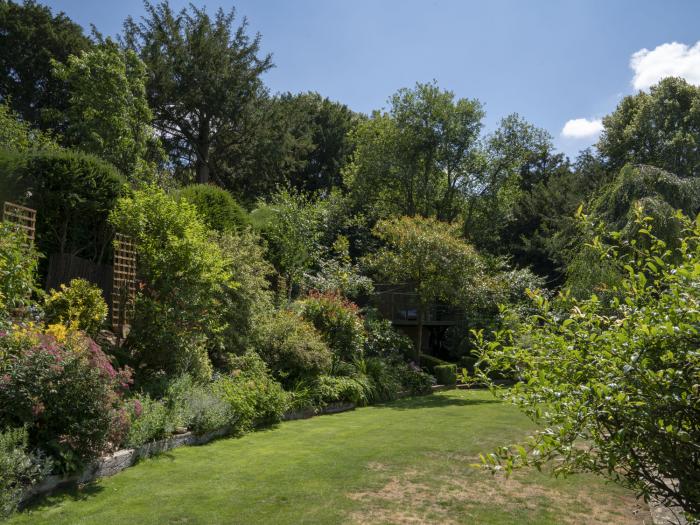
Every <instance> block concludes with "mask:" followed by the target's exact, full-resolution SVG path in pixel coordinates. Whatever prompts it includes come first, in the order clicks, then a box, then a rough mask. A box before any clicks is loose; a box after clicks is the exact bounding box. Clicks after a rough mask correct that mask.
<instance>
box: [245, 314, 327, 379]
mask: <svg viewBox="0 0 700 525" xmlns="http://www.w3.org/2000/svg"><path fill="white" fill-rule="evenodd" d="M258 322H259V325H258V326H257V327H256V329H255V334H254V341H253V348H254V349H255V350H256V351H257V352H258V354H259V355H260V356H261V357H262V358H263V360H264V361H265V362H266V363H267V365H268V366H269V367H270V369H271V370H272V372H273V373H274V374H275V376H276V377H278V378H279V379H281V380H282V381H284V382H285V384H292V383H293V382H294V381H297V380H299V379H302V378H308V377H314V376H317V375H319V374H321V373H324V372H327V371H328V370H329V369H330V366H331V357H332V355H331V352H330V350H329V349H328V346H327V345H326V343H325V342H324V341H323V339H322V337H321V335H320V334H319V333H318V332H317V331H316V329H315V328H314V327H313V325H311V324H310V323H308V322H306V321H305V320H304V319H302V318H300V317H299V316H298V315H297V314H295V313H294V312H291V311H289V310H280V311H278V312H275V313H273V314H269V315H266V316H263V317H261V318H260V319H259V321H258Z"/></svg>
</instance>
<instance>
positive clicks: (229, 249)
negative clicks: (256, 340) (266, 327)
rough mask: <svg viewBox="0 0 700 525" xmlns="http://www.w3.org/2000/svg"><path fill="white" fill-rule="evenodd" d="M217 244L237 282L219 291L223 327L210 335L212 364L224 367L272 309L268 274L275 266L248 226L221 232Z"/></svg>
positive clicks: (244, 344) (248, 341) (251, 337)
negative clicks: (266, 257) (245, 228)
mask: <svg viewBox="0 0 700 525" xmlns="http://www.w3.org/2000/svg"><path fill="white" fill-rule="evenodd" d="M219 246H220V248H221V252H222V253H223V255H224V257H225V262H226V265H227V267H228V269H229V270H230V272H231V273H232V274H233V278H234V279H235V281H236V286H228V287H226V288H225V289H224V290H223V291H222V294H221V308H222V311H223V321H224V323H225V328H224V329H223V330H221V331H220V332H218V333H217V334H214V336H213V337H211V338H210V339H211V340H210V343H209V353H210V355H211V356H212V360H213V361H214V363H215V364H217V365H218V366H219V367H220V368H226V367H228V363H227V359H228V357H229V356H230V355H231V354H238V355H240V354H243V353H244V352H245V351H246V350H247V349H248V348H250V345H251V344H252V342H253V336H254V333H255V329H256V323H257V322H258V320H259V319H261V318H263V316H265V315H266V314H267V313H268V312H270V311H272V310H273V297H272V293H271V292H270V290H269V287H270V284H269V277H270V276H271V275H272V274H273V273H274V269H273V268H272V265H271V264H270V263H268V262H267V261H266V260H265V256H264V251H265V250H264V248H263V247H262V246H261V244H260V238H259V237H258V235H257V234H255V233H254V232H252V231H250V230H244V231H240V232H226V233H224V234H222V235H221V236H220V237H219Z"/></svg>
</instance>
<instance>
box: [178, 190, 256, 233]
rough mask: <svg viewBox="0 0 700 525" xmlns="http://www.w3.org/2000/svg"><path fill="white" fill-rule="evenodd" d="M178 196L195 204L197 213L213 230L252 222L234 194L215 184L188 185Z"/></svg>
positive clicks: (221, 230) (238, 227) (236, 226)
mask: <svg viewBox="0 0 700 525" xmlns="http://www.w3.org/2000/svg"><path fill="white" fill-rule="evenodd" d="M178 196H179V197H181V198H183V199H185V200H187V201H188V202H189V203H190V204H194V207H195V208H197V213H199V215H200V216H201V217H202V219H203V220H204V222H205V223H206V225H207V226H208V227H210V228H211V229H212V230H216V231H219V232H226V231H232V230H239V229H241V228H243V227H245V226H247V225H248V224H250V221H249V219H248V213H247V212H246V211H245V209H243V207H242V206H241V205H240V204H238V202H236V200H235V199H234V198H233V196H232V195H231V194H230V193H229V192H228V191H226V190H225V189H223V188H219V187H218V186H214V185H213V184H192V185H191V186H186V187H185V188H183V189H181V190H180V191H179V192H178Z"/></svg>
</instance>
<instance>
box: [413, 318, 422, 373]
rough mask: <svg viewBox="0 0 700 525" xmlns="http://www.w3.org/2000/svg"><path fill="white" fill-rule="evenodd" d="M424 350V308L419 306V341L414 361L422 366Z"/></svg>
mask: <svg viewBox="0 0 700 525" xmlns="http://www.w3.org/2000/svg"><path fill="white" fill-rule="evenodd" d="M422 349H423V306H418V341H417V343H416V348H415V355H414V356H413V357H414V361H415V362H416V364H417V365H420V356H421V350H422Z"/></svg>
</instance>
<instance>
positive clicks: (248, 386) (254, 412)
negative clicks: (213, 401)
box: [214, 352, 290, 432]
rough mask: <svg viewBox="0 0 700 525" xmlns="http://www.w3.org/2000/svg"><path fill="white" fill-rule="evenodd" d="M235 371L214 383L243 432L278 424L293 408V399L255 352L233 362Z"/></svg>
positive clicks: (215, 388) (238, 427)
mask: <svg viewBox="0 0 700 525" xmlns="http://www.w3.org/2000/svg"><path fill="white" fill-rule="evenodd" d="M232 365H233V367H234V370H233V372H232V373H231V374H229V375H226V376H222V377H221V378H219V379H218V380H217V381H216V382H215V383H214V391H215V392H216V393H217V395H218V396H219V397H221V398H222V399H223V400H224V401H225V402H226V403H227V404H228V405H229V407H230V408H231V411H232V413H233V417H234V419H235V425H236V429H237V430H238V431H239V432H244V431H247V430H250V429H251V428H252V427H253V426H254V425H259V424H271V423H276V422H278V421H280V420H281V419H282V416H283V415H284V413H285V412H286V411H287V409H288V408H289V402H290V399H289V395H288V394H287V393H286V392H285V391H284V390H283V389H282V386H281V385H280V384H279V383H278V382H277V381H275V380H274V379H273V378H272V376H271V375H270V373H269V371H268V368H267V366H266V365H265V363H264V362H263V361H262V360H261V359H260V357H258V356H257V355H256V354H255V353H253V352H248V353H247V354H245V355H243V356H240V357H237V358H235V359H234V360H233V362H232Z"/></svg>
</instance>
